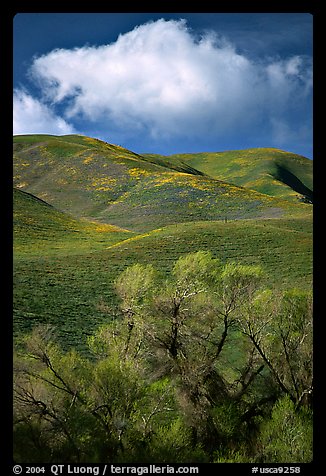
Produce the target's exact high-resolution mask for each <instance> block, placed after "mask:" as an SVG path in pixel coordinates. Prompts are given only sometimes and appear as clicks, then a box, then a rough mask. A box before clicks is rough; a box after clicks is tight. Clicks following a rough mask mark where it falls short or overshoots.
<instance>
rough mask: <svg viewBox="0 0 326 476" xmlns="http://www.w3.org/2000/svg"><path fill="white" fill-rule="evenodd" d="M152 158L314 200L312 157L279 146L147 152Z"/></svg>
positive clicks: (279, 194) (280, 194)
mask: <svg viewBox="0 0 326 476" xmlns="http://www.w3.org/2000/svg"><path fill="white" fill-rule="evenodd" d="M146 157H147V158H148V159H149V160H153V161H158V160H160V161H161V162H162V161H163V160H166V162H167V163H168V164H170V166H174V167H175V166H179V167H182V166H187V167H192V168H195V169H197V170H198V171H200V172H201V173H203V174H205V175H208V176H210V177H213V178H217V179H220V180H225V181H226V182H231V183H234V184H236V185H239V186H243V187H246V188H249V189H252V190H256V191H257V192H261V193H264V194H267V195H271V196H275V197H280V198H284V199H290V200H292V201H297V200H298V198H305V199H307V201H310V202H312V201H313V180H312V161H311V160H309V159H307V158H306V157H303V156H301V155H297V154H292V153H290V152H285V151H283V150H279V149H272V148H256V149H246V150H231V151H227V152H206V153H198V154H176V155H171V156H166V157H164V156H159V155H153V154H152V155H151V154H146Z"/></svg>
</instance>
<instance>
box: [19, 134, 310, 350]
mask: <svg viewBox="0 0 326 476" xmlns="http://www.w3.org/2000/svg"><path fill="white" fill-rule="evenodd" d="M233 153H234V154H236V151H235V152H228V153H226V154H231V155H232V154H233ZM258 153H261V152H259V151H257V153H256V155H255V154H252V155H253V157H254V158H253V159H252V162H253V163H254V164H251V165H250V161H249V158H248V157H249V156H248V157H247V158H246V161H245V162H246V163H247V165H248V167H249V165H250V167H254V166H255V167H256V168H255V167H254V169H255V172H253V175H252V177H253V179H254V178H255V176H256V177H258V176H259V174H260V171H261V170H263V169H264V167H265V165H264V164H263V165H262V163H263V162H264V160H263V159H262V163H261V162H260V161H259V160H258V155H257V154H258ZM277 154H278V157H279V155H280V154H279V153H278V152H277ZM284 154H285V155H286V153H284ZM206 156H207V157H206ZM205 157H206V159H205ZM212 157H213V156H209V154H202V157H200V154H196V161H197V162H196V163H195V162H193V161H192V160H189V163H188V165H184V164H183V163H182V162H180V163H177V162H176V163H175V164H173V163H172V162H173V160H174V159H173V158H169V160H168V162H166V163H164V161H165V159H164V158H158V157H156V156H155V157H153V156H151V157H142V156H139V155H137V154H134V153H133V152H130V151H127V150H126V149H123V148H121V147H119V146H115V145H112V144H107V143H105V142H102V141H98V140H96V139H90V138H87V137H83V136H75V135H71V136H63V137H56V136H46V135H38V136H16V137H15V139H14V162H15V184H16V186H17V187H18V189H16V190H14V323H13V329H14V337H15V341H16V342H19V339H20V338H21V337H22V335H23V334H24V333H25V332H28V331H30V330H31V329H32V328H33V327H34V326H35V325H36V324H39V323H50V324H53V325H55V326H56V327H57V331H58V334H59V339H60V341H61V343H62V344H63V345H64V347H66V348H67V347H71V346H73V347H76V348H78V349H79V350H82V351H84V350H85V349H86V338H87V336H88V335H90V334H92V333H93V332H94V330H95V329H96V328H97V327H98V326H99V325H100V324H103V323H104V322H107V321H110V320H111V319H113V318H114V317H115V315H116V304H117V298H116V296H115V293H114V289H113V282H114V280H115V279H116V277H117V276H118V275H119V274H120V273H121V272H122V271H123V270H124V269H125V268H126V267H127V266H129V265H131V264H134V263H138V262H140V263H146V264H147V263H152V264H153V265H154V266H155V267H156V268H157V269H158V270H160V271H161V272H162V273H169V271H170V269H171V265H172V263H173V262H174V261H175V260H176V259H178V258H179V257H180V256H181V255H184V254H185V253H189V252H196V251H199V250H207V251H211V252H212V253H213V255H214V256H215V257H219V258H220V259H221V261H222V262H224V263H225V262H229V261H237V262H240V263H243V264H259V265H261V266H262V267H263V268H264V270H265V272H266V285H267V286H270V287H279V288H285V287H301V288H305V289H307V288H310V287H311V283H312V213H311V211H312V207H311V205H308V204H303V203H300V202H299V201H298V200H296V201H293V200H291V198H289V197H287V198H286V197H283V198H282V197H273V196H269V195H267V194H263V193H260V192H258V191H255V190H249V189H247V188H245V187H243V186H235V185H232V184H231V183H227V182H225V181H221V180H219V179H218V178H217V177H213V173H212V162H211V159H212ZM286 157H287V158H288V156H287V155H286ZM224 159H225V164H224V171H225V170H226V166H227V160H226V156H225V157H224ZM229 159H230V156H229ZM231 159H232V158H231ZM231 159H230V169H229V174H230V177H231V175H232V174H231V168H232V167H233V172H232V173H233V176H232V177H233V179H236V174H235V171H236V170H237V169H236V167H235V163H233V162H232V160H233V159H232V160H231ZM256 159H257V160H256ZM178 160H179V159H178ZM182 160H183V159H182ZM266 160H267V159H266ZM268 160H269V159H268ZM278 160H279V159H278ZM170 162H171V163H170ZM232 164H233V165H232ZM238 165H239V164H238ZM240 165H241V164H240ZM240 165H239V167H240ZM242 165H243V164H242ZM283 165H284V163H283ZM208 166H209V167H210V173H211V176H209V174H208V172H209V170H208V168H207V167H208ZM197 167H198V168H199V167H201V172H198V171H197V170H196V168H197ZM205 167H206V172H205V170H204V169H205ZM241 167H242V166H241ZM241 167H240V168H239V170H242V169H241ZM293 167H294V166H293ZM293 167H292V170H294V169H293ZM289 168H290V167H288V168H287V169H289ZM221 170H222V169H221ZM225 173H226V172H225ZM234 174H235V175H234ZM254 174H256V175H254ZM301 179H302V176H301ZM301 179H300V180H301ZM230 181H231V180H230ZM232 181H233V182H234V180H232ZM307 183H308V182H306V184H307ZM240 185H241V184H240ZM242 185H243V184H242ZM307 187H308V185H307ZM27 192H28V193H27ZM32 194H35V195H36V196H33V195H32ZM37 197H38V198H37ZM225 219H227V221H225Z"/></svg>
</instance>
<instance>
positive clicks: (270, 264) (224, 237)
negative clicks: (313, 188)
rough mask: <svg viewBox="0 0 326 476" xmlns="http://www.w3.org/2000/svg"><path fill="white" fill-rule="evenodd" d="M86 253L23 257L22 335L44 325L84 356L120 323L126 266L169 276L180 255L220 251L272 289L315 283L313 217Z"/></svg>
mask: <svg viewBox="0 0 326 476" xmlns="http://www.w3.org/2000/svg"><path fill="white" fill-rule="evenodd" d="M75 245H76V246H77V243H75ZM78 250H79V254H77V253H76V251H74V252H71V253H70V252H69V253H68V254H67V253H66V252H64V253H63V252H62V251H61V250H59V249H57V250H52V252H51V253H48V254H44V250H43V251H42V250H40V252H39V253H37V252H36V249H35V248H34V249H33V248H32V249H31V252H29V251H28V250H27V249H25V252H20V253H18V254H17V256H16V259H15V277H14V284H15V303H14V310H15V318H14V330H15V336H16V337H19V336H20V335H21V333H22V332H26V331H28V330H30V329H31V328H32V327H33V326H34V325H35V324H36V323H52V324H54V325H56V326H57V327H58V332H59V337H60V340H61V341H62V342H63V343H64V345H65V346H77V348H79V349H81V350H83V348H84V346H85V343H86V337H87V335H89V334H91V333H92V332H93V331H94V329H95V328H96V327H97V326H98V325H100V324H102V323H104V322H107V321H109V320H111V319H112V318H113V317H114V315H115V311H114V306H115V305H116V303H117V301H116V297H115V294H114V290H113V287H112V283H113V281H114V279H115V278H116V277H117V276H118V274H119V273H121V272H122V270H123V269H125V267H126V266H129V265H131V264H134V263H138V262H140V263H152V264H153V265H154V266H155V267H157V268H158V269H159V270H160V271H161V272H165V273H168V272H169V270H170V268H171V265H172V263H173V262H174V261H175V260H176V259H177V258H178V257H180V256H181V255H183V254H185V253H187V252H192V251H198V250H209V251H212V253H213V254H214V256H216V257H219V258H220V259H221V260H222V261H223V262H228V261H237V262H240V263H244V264H260V265H262V266H263V268H264V270H265V272H266V285H268V286H271V287H281V288H284V287H293V286H298V287H302V288H309V287H310V286H311V280H312V232H311V220H310V219H309V218H308V217H306V218H304V217H303V218H297V219H292V220H286V219H283V220H280V219H274V220H273V219H270V220H257V221H252V220H244V221H232V222H228V223H223V222H220V221H217V222H194V223H187V224H180V225H172V226H168V227H164V228H162V229H159V230H155V231H151V232H149V233H146V234H144V235H141V236H134V237H131V238H127V239H125V240H123V241H121V242H119V243H114V244H109V243H107V249H105V250H103V249H102V250H96V249H94V250H90V249H85V247H84V248H83V247H82V246H81V247H80V248H79V249H78ZM66 251H67V249H66Z"/></svg>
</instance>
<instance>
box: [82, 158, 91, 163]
mask: <svg viewBox="0 0 326 476" xmlns="http://www.w3.org/2000/svg"><path fill="white" fill-rule="evenodd" d="M92 160H93V157H86V159H85V160H83V164H89V163H90V162H92Z"/></svg>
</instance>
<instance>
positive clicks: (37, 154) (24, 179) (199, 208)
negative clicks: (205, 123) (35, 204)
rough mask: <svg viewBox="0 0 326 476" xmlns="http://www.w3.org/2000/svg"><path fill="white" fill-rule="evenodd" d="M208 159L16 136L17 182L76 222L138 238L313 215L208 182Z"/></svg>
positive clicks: (91, 142) (71, 139) (212, 180)
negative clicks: (215, 223)
mask: <svg viewBox="0 0 326 476" xmlns="http://www.w3.org/2000/svg"><path fill="white" fill-rule="evenodd" d="M197 155H198V154H197ZM204 155H205V154H203V157H202V158H198V157H197V159H198V160H197V159H196V160H197V161H198V163H196V164H195V163H185V164H183V162H182V161H181V162H180V159H179V158H176V159H175V164H172V162H173V160H172V159H171V160H170V158H169V161H168V163H164V160H162V159H160V158H158V157H156V158H155V159H153V158H150V157H143V156H140V155H138V154H135V153H133V152H131V151H128V150H126V149H124V148H122V147H120V146H116V145H112V144H107V143H106V142H103V141H99V140H97V139H91V138H88V137H84V136H77V135H71V136H42V135H37V136H16V137H14V182H15V186H16V187H17V188H19V189H20V190H24V191H27V192H29V193H32V194H34V195H36V196H37V197H39V198H41V199H43V200H45V201H46V202H48V203H50V204H51V205H54V206H55V207H56V208H58V209H60V210H62V211H65V212H68V213H70V214H72V215H74V216H76V217H85V218H89V219H93V220H97V221H100V222H102V223H110V224H114V225H117V226H119V227H122V228H128V229H131V230H134V231H137V232H145V231H148V230H150V229H155V228H158V227H161V226H166V225H170V224H176V223H184V222H189V221H199V220H204V221H205V220H233V219H246V218H266V217H279V216H283V215H285V214H286V215H289V214H294V215H297V214H301V213H302V212H304V211H305V210H306V207H308V208H309V205H306V204H302V203H300V202H299V201H298V200H297V201H296V202H293V203H291V202H290V201H288V200H282V197H281V198H280V197H271V196H269V195H267V194H266V193H258V192H256V191H254V190H249V189H247V188H244V187H242V186H236V185H231V184H230V183H228V182H227V181H225V179H224V178H223V180H220V179H221V177H220V174H217V173H216V177H214V176H213V174H212V173H211V174H210V176H208V175H209V174H208V170H205V167H206V166H205V163H206V162H205V160H204ZM199 159H200V160H199ZM201 160H202V162H203V163H202V166H201V170H199V171H198V170H196V169H197V168H198V169H200V167H199V166H200V163H199V162H201ZM170 162H171V163H170ZM248 162H249V161H248ZM253 162H255V164H256V166H258V164H259V161H258V160H256V161H254V160H253ZM225 163H226V162H225ZM250 167H252V165H250ZM201 174H206V175H201ZM229 175H230V174H229ZM217 177H218V178H217ZM230 177H231V175H230ZM227 178H228V177H227ZM230 182H235V180H234V177H233V176H232V180H230ZM240 185H241V184H240Z"/></svg>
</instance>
